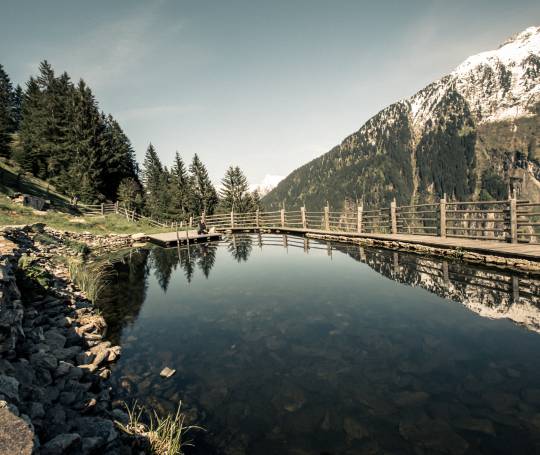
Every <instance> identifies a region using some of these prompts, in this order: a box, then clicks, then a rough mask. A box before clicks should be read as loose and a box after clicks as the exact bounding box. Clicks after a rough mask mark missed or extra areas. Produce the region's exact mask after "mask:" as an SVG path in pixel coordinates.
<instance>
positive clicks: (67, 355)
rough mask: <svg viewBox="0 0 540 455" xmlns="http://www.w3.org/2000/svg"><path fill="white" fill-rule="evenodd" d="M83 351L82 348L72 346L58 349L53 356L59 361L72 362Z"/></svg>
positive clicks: (53, 352)
mask: <svg viewBox="0 0 540 455" xmlns="http://www.w3.org/2000/svg"><path fill="white" fill-rule="evenodd" d="M81 351H82V349H81V347H80V346H70V347H69V348H57V349H55V350H54V351H52V354H53V355H54V356H55V357H56V358H57V359H58V360H72V359H74V358H75V357H76V356H77V355H78V354H79V353H80V352H81Z"/></svg>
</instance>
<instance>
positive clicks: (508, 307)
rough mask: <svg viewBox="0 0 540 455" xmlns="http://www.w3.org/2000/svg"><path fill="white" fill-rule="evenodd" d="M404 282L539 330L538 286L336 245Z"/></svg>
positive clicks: (495, 273)
mask: <svg viewBox="0 0 540 455" xmlns="http://www.w3.org/2000/svg"><path fill="white" fill-rule="evenodd" d="M333 247H334V248H335V249H337V250H339V251H342V252H344V253H346V254H348V255H349V256H351V257H352V258H354V259H355V260H357V261H360V262H364V263H366V264H367V265H369V266H370V267H371V268H372V269H373V270H375V271H377V272H379V273H381V274H382V275H384V276H386V277H388V278H391V279H392V280H394V281H398V282H400V283H405V284H409V285H411V286H421V287H422V288H424V289H427V290H428V291H430V292H432V293H434V294H437V295H439V296H441V297H444V298H447V299H450V300H455V301H457V302H461V303H462V304H464V305H465V306H466V307H467V308H469V309H470V310H472V311H474V312H475V313H477V314H479V315H480V316H483V317H488V318H508V319H510V320H512V321H514V322H516V323H518V324H521V325H524V326H526V327H527V328H528V329H530V330H534V331H536V332H540V283H539V282H538V281H537V280H533V279H530V278H528V277H526V276H519V275H517V274H511V273H508V272H504V271H501V270H496V269H488V268H482V267H474V266H471V265H469V264H465V263H460V262H455V261H447V260H441V259H437V258H432V257H426V256H418V255H414V254H407V253H402V252H399V253H398V252H391V251H388V250H379V249H368V248H362V247H350V246H345V245H333Z"/></svg>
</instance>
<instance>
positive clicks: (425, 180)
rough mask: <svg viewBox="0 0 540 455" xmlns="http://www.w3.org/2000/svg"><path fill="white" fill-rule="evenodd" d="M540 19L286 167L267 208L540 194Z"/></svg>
mask: <svg viewBox="0 0 540 455" xmlns="http://www.w3.org/2000/svg"><path fill="white" fill-rule="evenodd" d="M538 131H540V27H529V28H527V29H525V30H524V31H522V32H519V33H517V34H515V35H514V36H513V37H511V38H509V39H508V40H506V41H505V42H504V43H503V44H501V45H500V46H499V47H498V48H497V49H495V50H492V51H486V52H481V53H479V54H476V55H473V56H470V57H468V58H467V59H465V60H464V61H463V62H462V63H461V64H460V65H458V66H457V67H456V68H455V70H454V71H452V72H451V73H450V74H448V75H446V76H443V77H442V78H440V79H438V80H436V81H434V82H432V83H431V84H428V85H427V86H426V87H424V88H423V89H421V90H419V91H418V92H417V93H415V94H414V95H412V96H411V97H409V98H404V99H401V100H398V101H396V102H395V103H393V104H391V105H390V106H388V107H386V108H384V109H382V110H381V111H379V112H378V113H377V114H375V115H374V116H373V117H371V118H370V119H369V120H368V121H367V122H366V123H364V125H362V126H361V127H360V129H359V130H358V131H356V132H355V133H353V134H351V135H349V136H347V137H346V138H345V139H344V140H343V141H342V142H341V143H340V144H339V145H337V146H335V147H333V148H332V149H331V150H330V151H329V152H327V153H325V154H324V155H322V156H320V157H318V158H315V159H314V160H311V161H310V162H308V163H306V164H305V165H303V166H301V167H300V168H298V169H296V170H295V171H293V172H292V173H291V174H289V175H288V176H287V177H286V178H285V179H284V180H283V181H282V182H280V184H279V185H278V186H277V187H276V188H275V189H274V190H273V191H271V192H270V193H269V194H268V195H267V196H266V197H265V198H263V203H264V204H265V206H266V207H268V208H275V207H278V206H280V205H281V204H282V203H283V202H284V203H285V205H286V206H287V207H291V208H295V207H299V206H301V205H304V204H306V206H309V207H311V208H312V209H315V208H320V207H321V206H322V205H323V204H324V203H325V202H326V201H329V202H330V204H331V205H332V206H334V207H339V206H341V205H342V204H343V201H344V200H345V199H350V200H351V199H352V200H354V199H362V200H363V201H364V204H365V205H367V206H379V205H387V204H388V203H389V201H390V200H392V199H393V198H394V197H396V198H397V200H398V202H399V203H402V204H406V203H411V202H414V201H432V200H436V199H437V198H439V197H441V196H442V195H443V194H445V193H446V194H447V195H448V197H449V198H450V199H458V200H460V199H461V200H463V199H500V198H506V197H508V194H509V192H510V191H512V190H513V189H516V190H517V191H518V193H519V194H520V195H521V196H522V197H525V198H529V199H533V200H538V199H540V156H539V155H540V154H539V151H538V148H537V140H536V137H537V134H538Z"/></svg>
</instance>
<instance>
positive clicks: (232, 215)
mask: <svg viewBox="0 0 540 455" xmlns="http://www.w3.org/2000/svg"><path fill="white" fill-rule="evenodd" d="M233 227H234V210H231V228H233Z"/></svg>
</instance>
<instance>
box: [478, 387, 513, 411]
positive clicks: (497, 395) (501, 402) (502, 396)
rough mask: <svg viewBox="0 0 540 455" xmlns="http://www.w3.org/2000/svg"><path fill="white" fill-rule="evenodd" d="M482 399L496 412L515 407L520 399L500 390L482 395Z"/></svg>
mask: <svg viewBox="0 0 540 455" xmlns="http://www.w3.org/2000/svg"><path fill="white" fill-rule="evenodd" d="M482 399H483V400H484V401H485V402H487V403H488V404H489V405H490V406H491V407H492V408H493V409H495V410H496V411H505V410H507V409H509V408H512V407H514V406H515V405H516V404H517V402H518V399H517V397H516V396H515V395H512V394H510V393H506V392H500V391H498V390H491V391H488V392H485V393H483V394H482Z"/></svg>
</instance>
